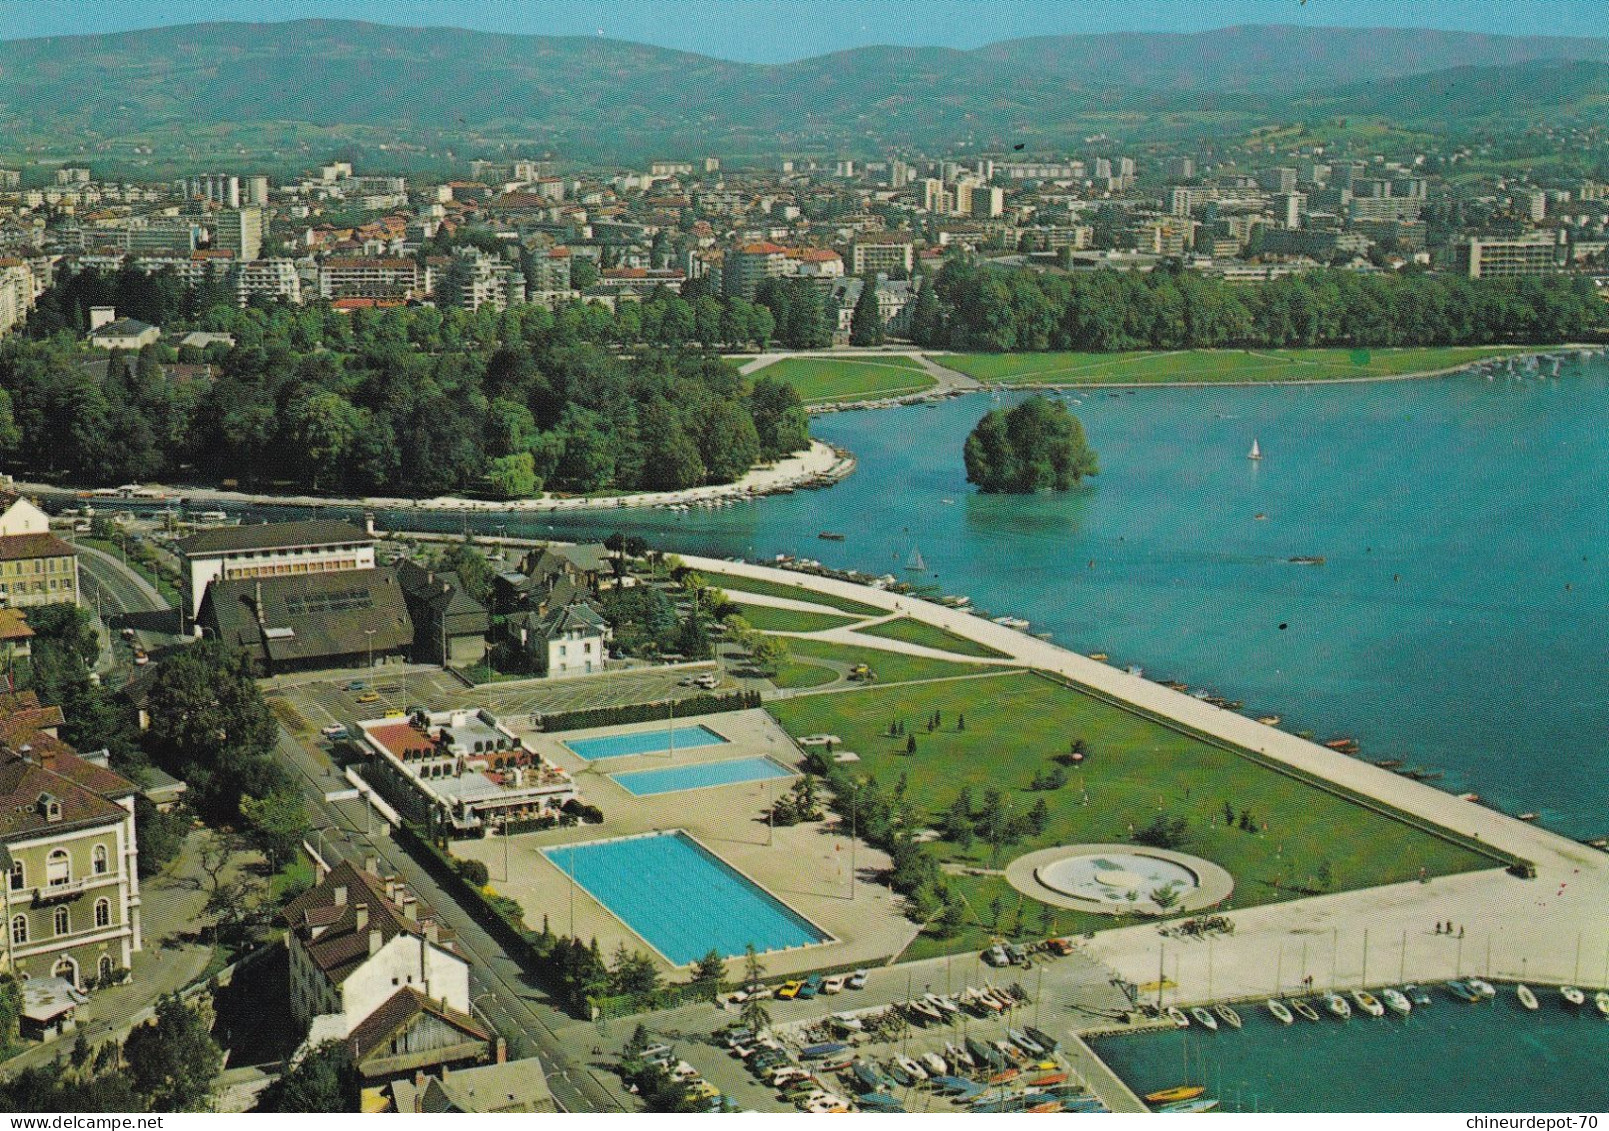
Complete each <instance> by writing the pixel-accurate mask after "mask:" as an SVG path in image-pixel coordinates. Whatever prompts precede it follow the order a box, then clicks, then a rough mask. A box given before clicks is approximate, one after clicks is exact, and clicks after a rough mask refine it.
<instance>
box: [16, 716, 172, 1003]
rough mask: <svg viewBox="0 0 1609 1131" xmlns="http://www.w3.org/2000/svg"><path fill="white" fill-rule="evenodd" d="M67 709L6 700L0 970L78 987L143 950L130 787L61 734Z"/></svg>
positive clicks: (107, 976)
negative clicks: (58, 734)
mask: <svg viewBox="0 0 1609 1131" xmlns="http://www.w3.org/2000/svg"><path fill="white" fill-rule="evenodd" d="M63 721H64V719H63V716H62V712H61V709H60V708H59V707H42V706H40V704H39V699H38V697H37V696H36V695H35V694H34V693H33V692H31V691H28V692H22V693H14V694H6V695H0V872H3V873H4V875H5V881H4V882H3V883H0V905H3V912H4V920H5V927H4V931H3V932H0V970H5V971H8V972H10V973H12V974H14V975H16V976H17V977H21V978H30V979H31V978H47V977H59V978H62V979H65V980H66V981H67V982H68V983H70V984H71V985H72V986H74V987H79V988H82V987H84V986H86V985H88V984H90V983H92V982H101V983H104V982H107V981H109V980H111V979H114V978H115V977H117V976H118V975H119V974H120V972H126V971H127V970H128V969H129V967H130V965H131V964H132V962H133V957H134V952H135V951H137V950H139V949H140V945H141V939H140V878H139V869H138V867H137V851H138V846H137V843H136V840H135V832H134V795H135V793H136V792H137V791H136V789H135V786H134V784H133V783H132V782H130V781H128V780H127V779H126V778H124V777H123V776H122V775H120V774H117V773H114V772H113V771H112V770H110V769H108V768H107V767H106V766H105V765H104V764H103V761H102V760H99V759H95V758H94V757H93V756H85V755H80V754H79V753H78V752H77V751H75V750H74V749H73V748H72V747H71V746H69V745H68V744H67V743H65V742H63V741H62V740H61V739H60V738H59V737H57V734H56V730H57V728H58V727H59V726H60V725H61V724H62V722H63Z"/></svg>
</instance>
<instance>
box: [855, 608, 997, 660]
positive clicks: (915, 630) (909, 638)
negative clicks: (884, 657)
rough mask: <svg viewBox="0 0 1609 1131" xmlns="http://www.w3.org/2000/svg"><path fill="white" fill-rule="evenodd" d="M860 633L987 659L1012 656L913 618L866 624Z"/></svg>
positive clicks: (858, 632) (857, 632)
mask: <svg viewBox="0 0 1609 1131" xmlns="http://www.w3.org/2000/svg"><path fill="white" fill-rule="evenodd" d="M855 632H856V634H857V635H860V636H881V637H883V638H884V639H885V640H903V641H904V642H905V643H907V644H920V645H921V646H922V647H924V648H937V649H939V650H940V651H943V652H957V653H959V654H961V655H963V656H980V657H982V658H984V659H988V660H1004V659H1009V658H1010V657H1009V654H1008V653H1006V652H1002V651H1000V650H999V649H998V648H991V647H989V646H988V645H987V644H979V643H978V642H977V641H976V640H968V639H967V638H966V637H965V636H957V635H956V634H955V633H953V632H951V631H949V630H948V629H944V628H939V627H938V626H937V625H932V624H928V623H927V622H926V621H919V620H912V619H911V618H910V617H896V618H895V619H894V620H888V621H884V622H883V623H882V624H873V625H867V626H866V627H865V628H857V629H856V630H855Z"/></svg>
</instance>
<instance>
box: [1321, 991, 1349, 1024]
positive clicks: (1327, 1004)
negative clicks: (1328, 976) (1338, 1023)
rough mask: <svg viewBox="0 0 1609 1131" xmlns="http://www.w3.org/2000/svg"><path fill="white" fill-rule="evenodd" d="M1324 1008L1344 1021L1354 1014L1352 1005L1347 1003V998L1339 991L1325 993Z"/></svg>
mask: <svg viewBox="0 0 1609 1131" xmlns="http://www.w3.org/2000/svg"><path fill="white" fill-rule="evenodd" d="M1324 1008H1325V1009H1327V1010H1329V1011H1330V1012H1331V1013H1332V1014H1334V1015H1335V1016H1336V1017H1339V1018H1340V1019H1341V1020H1342V1021H1345V1020H1346V1019H1347V1018H1349V1017H1351V1016H1352V1007H1351V1006H1350V1005H1348V1004H1347V1003H1346V998H1344V997H1342V996H1341V995H1340V994H1337V993H1328V994H1325V995H1324Z"/></svg>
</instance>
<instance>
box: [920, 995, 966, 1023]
mask: <svg viewBox="0 0 1609 1131" xmlns="http://www.w3.org/2000/svg"><path fill="white" fill-rule="evenodd" d="M922 1000H923V1001H925V1002H927V1003H928V1004H929V1005H931V1006H932V1007H933V1008H934V1009H936V1010H938V1011H939V1012H940V1013H942V1014H944V1015H945V1016H947V1017H948V1016H953V1015H955V1014H957V1013H960V1012H961V1007H960V1006H959V1005H957V1004H955V1000H954V999H953V998H948V997H940V996H939V995H938V994H923V995H922Z"/></svg>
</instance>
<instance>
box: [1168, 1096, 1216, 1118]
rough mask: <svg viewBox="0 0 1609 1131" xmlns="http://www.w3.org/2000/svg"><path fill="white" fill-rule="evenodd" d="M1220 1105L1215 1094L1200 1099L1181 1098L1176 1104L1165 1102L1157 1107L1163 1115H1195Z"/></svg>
mask: <svg viewBox="0 0 1609 1131" xmlns="http://www.w3.org/2000/svg"><path fill="white" fill-rule="evenodd" d="M1217 1106H1218V1100H1217V1098H1216V1097H1214V1096H1202V1097H1201V1098H1200V1099H1199V1100H1181V1101H1180V1102H1179V1103H1176V1104H1163V1105H1162V1106H1161V1107H1159V1108H1157V1112H1158V1113H1159V1114H1161V1115H1194V1114H1196V1113H1197V1112H1202V1111H1211V1110H1213V1108H1215V1107H1217Z"/></svg>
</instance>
